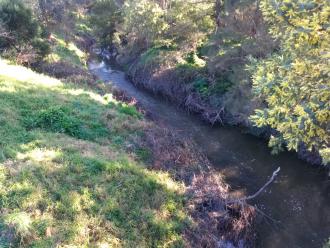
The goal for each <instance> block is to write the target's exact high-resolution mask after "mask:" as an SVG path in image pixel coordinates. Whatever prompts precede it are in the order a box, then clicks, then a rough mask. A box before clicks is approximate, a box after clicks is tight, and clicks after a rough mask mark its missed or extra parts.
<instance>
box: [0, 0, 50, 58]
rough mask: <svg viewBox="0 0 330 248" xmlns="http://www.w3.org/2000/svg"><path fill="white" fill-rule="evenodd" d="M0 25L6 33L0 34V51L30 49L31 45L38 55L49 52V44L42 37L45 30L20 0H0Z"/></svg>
mask: <svg viewBox="0 0 330 248" xmlns="http://www.w3.org/2000/svg"><path fill="white" fill-rule="evenodd" d="M0 26H1V28H2V30H3V32H5V33H6V35H3V36H0V52H1V51H2V52H3V51H6V50H10V49H13V50H14V51H15V52H22V51H23V50H24V48H25V50H31V49H29V46H31V47H32V48H33V50H35V52H36V54H37V56H38V57H39V56H41V57H43V56H45V55H46V54H48V53H49V51H50V48H49V45H48V43H47V42H46V41H45V40H44V39H43V38H42V37H44V36H45V35H44V33H45V32H44V31H43V29H42V28H41V26H40V25H39V23H38V22H37V21H36V20H35V19H34V16H33V13H32V11H31V9H29V8H27V7H26V6H25V5H24V4H23V2H22V1H21V0H0ZM27 47H28V48H27ZM29 52H30V53H31V54H33V51H29ZM13 56H14V55H13Z"/></svg>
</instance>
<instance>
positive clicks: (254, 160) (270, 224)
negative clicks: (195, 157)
mask: <svg viewBox="0 0 330 248" xmlns="http://www.w3.org/2000/svg"><path fill="white" fill-rule="evenodd" d="M89 68H90V70H91V71H92V73H94V74H95V75H97V76H98V77H99V78H100V79H102V80H104V81H106V82H107V83H109V84H111V85H112V86H113V87H117V88H119V89H120V90H123V91H125V92H126V93H127V94H128V95H130V96H132V97H134V98H136V100H137V101H138V102H140V103H141V104H142V105H143V106H144V107H145V108H146V109H147V110H148V111H150V112H151V113H152V114H153V115H155V116H156V118H157V120H158V122H160V123H164V124H165V125H166V126H168V127H170V128H173V129H176V130H177V131H179V132H181V133H182V134H183V135H186V136H190V137H192V138H193V139H194V140H195V141H196V143H197V144H198V145H199V146H200V147H201V148H202V149H203V150H204V151H205V153H206V154H207V155H208V157H209V159H210V161H211V162H212V163H213V164H214V166H215V167H216V168H217V169H218V170H219V171H221V172H222V173H223V175H224V176H225V178H226V181H227V182H228V183H229V184H230V185H231V187H232V191H233V193H243V194H253V193H254V192H256V191H257V190H258V189H259V188H260V187H261V186H262V185H263V184H264V183H265V182H266V181H267V179H268V178H269V176H270V175H271V174H272V172H273V171H274V170H275V169H276V168H277V167H279V166H280V167H281V172H280V174H279V176H278V177H277V179H276V180H275V182H274V183H273V184H272V185H271V186H270V187H269V188H267V189H266V191H265V192H264V193H263V194H261V195H260V196H259V197H258V198H256V199H255V200H254V201H253V202H250V203H251V204H255V205H256V206H257V207H258V209H260V210H261V211H262V212H263V215H264V218H263V219H262V221H260V223H259V224H258V227H257V230H258V247H267V248H278V247H281V248H284V247H289V248H295V247H297V248H298V247H303V248H305V247H306V248H313V247H315V248H316V247H322V246H323V244H324V243H325V242H326V241H327V239H328V238H329V236H330V178H328V177H327V175H326V173H325V172H324V170H322V169H317V168H313V167H312V166H310V165H309V164H307V163H305V162H303V161H301V160H299V159H297V157H296V156H295V154H292V153H289V152H285V153H282V154H280V155H277V156H272V155H271V154H270V150H269V149H268V148H267V145H266V142H265V141H264V140H261V139H258V138H256V137H253V136H251V135H248V134H244V133H242V132H241V131H240V130H239V129H238V128H232V127H219V128H211V127H210V126H209V125H207V124H205V123H203V122H202V121H200V120H199V119H198V118H196V117H195V116H190V115H189V114H188V113H186V112H184V111H182V110H180V109H178V108H177V107H175V106H173V105H171V104H170V103H168V102H166V101H165V100H164V99H159V98H156V97H154V96H152V95H151V94H149V93H147V92H145V91H143V90H140V89H138V88H136V87H135V86H134V85H133V84H131V83H130V82H129V81H128V80H127V79H126V77H125V74H124V73H123V72H121V71H119V70H112V69H111V68H110V67H109V66H108V65H107V64H106V63H104V62H98V61H91V62H90V64H89Z"/></svg>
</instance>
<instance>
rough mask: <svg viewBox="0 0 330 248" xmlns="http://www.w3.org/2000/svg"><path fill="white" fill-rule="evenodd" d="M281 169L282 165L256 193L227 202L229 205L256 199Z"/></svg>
mask: <svg viewBox="0 0 330 248" xmlns="http://www.w3.org/2000/svg"><path fill="white" fill-rule="evenodd" d="M280 170H281V167H278V168H277V170H276V171H274V172H273V175H272V177H271V178H270V179H269V180H268V181H267V183H266V184H265V185H264V186H262V187H261V188H260V189H259V190H258V191H257V192H256V193H254V194H253V195H250V196H246V197H243V198H241V199H237V200H233V201H229V202H226V204H227V205H229V204H234V203H242V202H245V201H248V200H251V199H254V198H256V197H257V196H258V195H260V194H261V193H262V192H263V191H264V190H265V189H266V188H267V186H268V185H269V184H271V183H272V182H273V181H274V180H275V178H276V176H277V175H278V173H279V172H280Z"/></svg>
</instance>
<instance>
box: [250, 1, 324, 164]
mask: <svg viewBox="0 0 330 248" xmlns="http://www.w3.org/2000/svg"><path fill="white" fill-rule="evenodd" d="M260 7H261V9H262V12H263V15H264V18H265V19H266V21H267V22H268V23H269V25H270V32H271V34H272V35H273V36H274V37H275V38H277V39H278V40H279V41H280V43H281V46H280V50H279V51H278V53H276V54H273V55H272V56H270V57H269V58H268V59H265V60H262V61H259V62H258V61H256V60H253V63H252V64H253V66H252V67H251V70H252V71H253V89H254V92H255V94H256V96H258V97H261V98H262V99H264V100H265V102H266V103H267V107H266V108H264V109H258V110H257V111H256V113H255V115H253V116H252V117H251V120H252V121H253V123H254V124H255V125H257V126H259V127H262V126H271V127H272V128H274V129H276V130H277V131H278V133H277V135H274V136H272V137H271V139H270V145H271V146H272V147H274V151H275V152H276V151H279V150H281V148H282V145H283V144H285V145H286V146H287V148H288V149H289V150H296V151H297V150H298V148H299V145H300V144H304V145H305V146H307V148H308V149H309V150H316V151H318V152H319V153H320V155H321V157H322V158H323V162H324V164H328V163H329V162H330V148H329V144H330V77H329V76H330V42H329V41H330V2H329V1H324V0H262V1H261V2H260Z"/></svg>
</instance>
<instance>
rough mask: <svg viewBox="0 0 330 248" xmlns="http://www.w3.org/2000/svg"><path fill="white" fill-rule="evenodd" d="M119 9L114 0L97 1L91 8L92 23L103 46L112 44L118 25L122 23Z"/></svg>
mask: <svg viewBox="0 0 330 248" xmlns="http://www.w3.org/2000/svg"><path fill="white" fill-rule="evenodd" d="M119 8H120V5H119V4H117V3H116V2H115V1H114V0H97V1H96V3H95V4H94V5H93V6H92V8H91V14H90V23H91V25H92V26H93V28H94V32H95V34H96V36H97V37H98V38H99V39H100V41H101V43H102V44H103V45H106V44H111V43H112V41H113V38H114V33H115V32H116V24H118V23H121V22H122V19H121V12H120V10H119Z"/></svg>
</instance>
